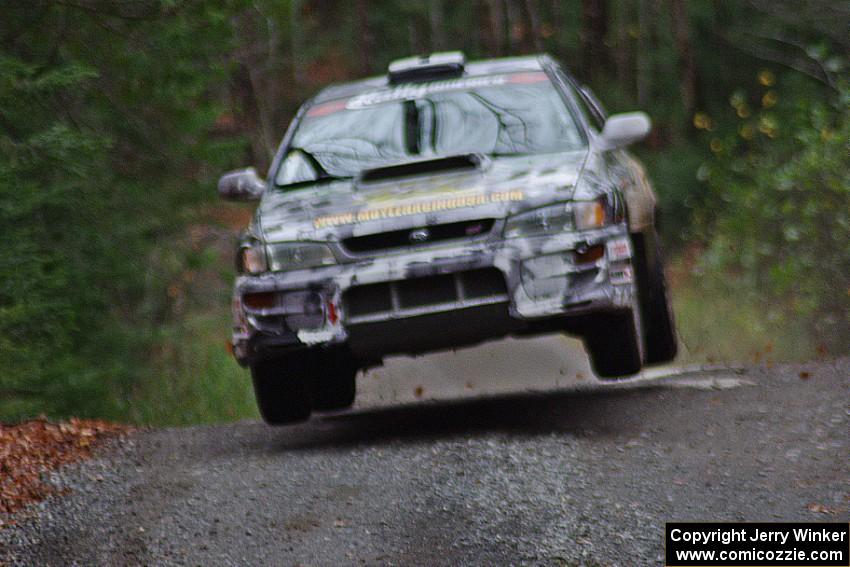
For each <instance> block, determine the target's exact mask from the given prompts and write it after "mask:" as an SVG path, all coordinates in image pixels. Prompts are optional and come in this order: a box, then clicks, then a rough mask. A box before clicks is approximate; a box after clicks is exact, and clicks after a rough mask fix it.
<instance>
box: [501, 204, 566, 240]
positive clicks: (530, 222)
mask: <svg viewBox="0 0 850 567" xmlns="http://www.w3.org/2000/svg"><path fill="white" fill-rule="evenodd" d="M572 229H573V212H572V207H571V206H570V204H569V203H560V204H558V205H552V206H550V207H542V208H540V209H534V210H533V211H528V212H525V213H520V214H518V215H514V216H512V217H510V218H509V219H508V221H507V222H506V223H505V230H504V236H505V238H520V237H525V236H544V235H547V234H557V233H559V232H564V231H567V230H572Z"/></svg>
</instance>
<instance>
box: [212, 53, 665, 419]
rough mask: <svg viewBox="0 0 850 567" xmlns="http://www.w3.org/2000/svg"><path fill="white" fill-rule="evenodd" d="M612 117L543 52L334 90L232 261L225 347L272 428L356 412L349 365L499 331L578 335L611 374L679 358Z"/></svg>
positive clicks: (632, 130)
mask: <svg viewBox="0 0 850 567" xmlns="http://www.w3.org/2000/svg"><path fill="white" fill-rule="evenodd" d="M649 131H650V121H649V118H648V117H647V116H646V115H645V114H643V113H640V112H632V113H626V114H615V115H612V116H606V114H605V111H604V110H603V107H602V105H601V104H599V102H598V101H597V100H596V98H595V97H594V95H593V93H592V92H591V91H590V90H589V89H588V88H587V87H584V86H582V85H580V84H579V83H578V82H577V81H576V79H575V78H573V77H572V76H571V75H570V74H569V73H568V72H567V71H566V70H565V69H564V67H563V66H562V65H561V64H559V63H558V62H557V61H556V60H554V59H553V58H551V57H549V56H547V55H540V56H532V57H521V58H505V59H492V60H486V61H477V62H467V61H466V60H465V58H464V56H463V54H462V53H457V52H452V53H442V54H434V55H431V56H424V57H413V58H408V59H403V60H399V61H395V62H393V63H392V64H391V65H390V66H389V69H388V72H387V73H386V74H385V75H383V76H379V77H373V78H369V79H365V80H361V81H357V82H352V83H346V84H340V85H333V86H330V87H327V88H325V89H324V90H322V91H321V92H320V93H319V94H317V95H316V96H315V97H313V98H312V99H311V100H309V101H307V102H306V103H305V104H304V105H303V106H302V107H301V109H300V110H299V111H298V113H297V115H296V116H295V118H294V120H293V121H292V124H291V125H290V126H289V129H288V130H287V132H286V135H285V136H284V138H283V142H282V143H281V145H280V149H279V150H278V152H277V155H276V156H275V158H274V160H273V163H272V165H271V167H270V170H269V173H268V176H267V178H266V179H264V180H263V179H261V178H259V177H258V175H257V173H256V171H255V170H254V169H252V168H248V169H244V170H239V171H235V172H231V173H228V174H226V175H224V176H223V177H222V178H221V180H220V181H219V185H218V191H219V193H220V195H221V196H222V197H225V198H229V199H237V200H240V199H241V200H250V199H259V205H258V207H257V210H256V213H255V215H254V217H253V220H252V222H251V224H250V226H249V227H248V229H247V230H246V232H245V233H244V235H243V237H242V239H241V241H240V244H239V249H238V253H237V269H238V272H239V275H238V277H237V279H236V283H235V287H234V293H233V319H234V324H233V337H232V347H233V352H234V354H235V356H236V358H237V359H238V361H239V362H240V363H241V364H243V365H247V366H250V368H251V373H252V377H253V382H254V389H255V392H256V397H257V402H258V405H259V408H260V411H261V414H262V416H263V418H264V419H265V420H266V421H267V422H268V423H272V424H280V423H290V422H294V421H299V420H303V419H306V418H307V417H308V416H309V415H310V413H311V412H312V411H313V410H314V409H318V410H330V409H340V408H345V407H348V406H350V405H351V404H352V403H353V401H354V396H355V376H356V374H357V371H358V370H359V369H363V368H368V367H372V366H376V365H379V364H381V361H382V360H383V358H384V357H386V356H388V355H392V354H409V355H415V354H419V353H425V352H429V351H434V350H440V349H448V348H456V347H461V346H465V345H471V344H475V343H480V342H482V341H486V340H490V339H495V338H499V337H504V336H508V335H529V334H542V333H570V334H574V335H577V336H579V337H581V338H582V339H583V341H584V345H585V347H586V349H587V352H588V354H589V356H590V360H591V363H592V366H593V368H594V370H595V372H596V373H597V375H598V376H600V377H602V378H608V379H611V378H620V377H626V376H630V375H634V374H635V373H637V372H638V371H639V370H640V369H641V367H642V366H643V365H645V364H656V363H661V362H666V361H669V360H671V359H673V357H674V356H675V355H676V348H677V342H676V336H675V331H674V323H673V317H672V313H671V310H670V307H669V302H668V297H667V290H666V285H665V279H664V268H663V265H662V261H661V256H660V253H659V244H658V236H657V233H656V226H655V220H656V214H655V209H656V198H655V196H654V194H653V190H652V187H651V185H650V183H649V180H648V179H647V177H646V173H645V171H644V168H643V167H642V166H641V164H640V163H639V162H637V161H636V160H635V158H633V157H632V156H631V155H629V154H628V153H627V152H626V151H625V148H626V146H628V145H629V144H632V143H634V142H637V141H639V140H641V139H642V138H644V137H645V136H646V135H647V134H648V133H649Z"/></svg>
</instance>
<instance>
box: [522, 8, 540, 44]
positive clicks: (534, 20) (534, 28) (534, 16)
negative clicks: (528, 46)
mask: <svg viewBox="0 0 850 567" xmlns="http://www.w3.org/2000/svg"><path fill="white" fill-rule="evenodd" d="M525 10H526V11H527V12H528V20H529V21H530V22H531V40H532V42H533V43H534V49H535V50H536V51H543V49H544V48H543V35H542V33H541V26H540V12H539V11H538V9H537V2H536V0H525Z"/></svg>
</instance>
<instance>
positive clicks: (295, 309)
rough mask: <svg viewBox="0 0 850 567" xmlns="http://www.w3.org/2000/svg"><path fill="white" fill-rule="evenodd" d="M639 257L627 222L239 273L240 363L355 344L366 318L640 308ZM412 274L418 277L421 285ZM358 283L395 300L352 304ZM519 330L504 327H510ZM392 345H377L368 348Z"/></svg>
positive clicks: (518, 317) (555, 314) (539, 315)
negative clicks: (261, 298)
mask: <svg viewBox="0 0 850 567" xmlns="http://www.w3.org/2000/svg"><path fill="white" fill-rule="evenodd" d="M631 257H632V248H631V244H630V240H629V235H628V232H627V228H626V225H625V224H619V225H614V226H609V227H605V228H602V229H598V230H592V231H582V232H571V233H563V234H560V235H557V236H547V237H537V238H516V239H508V240H501V239H489V240H477V241H468V242H467V241H464V242H461V243H455V244H454V245H445V246H440V247H435V248H424V249H409V250H405V251H402V252H401V253H393V254H388V255H385V256H379V257H371V258H363V259H358V260H356V261H352V262H349V263H341V264H337V265H333V266H325V267H321V268H314V269H309V270H296V271H290V272H277V273H268V274H263V275H259V276H240V277H239V278H237V280H236V284H235V288H234V296H233V316H234V329H233V352H234V355H235V356H236V358H237V360H239V362H240V363H242V364H251V363H252V362H253V361H255V360H257V359H259V358H262V357H264V356H269V355H273V354H274V353H278V352H281V351H286V350H291V349H299V348H307V347H315V346H331V345H348V346H349V347H353V348H355V350H356V345H357V344H358V343H357V341H354V342H352V341H350V340H349V339H350V338H351V335H352V334H356V332H355V331H356V330H357V329H358V328H363V327H366V326H368V327H369V328H370V332H371V329H374V328H376V327H378V328H380V327H381V326H385V327H387V328H390V327H391V325H390V323H398V322H399V321H406V320H415V319H416V318H424V317H428V316H434V315H439V314H447V313H459V312H466V310H476V309H477V310H478V311H481V310H482V309H481V308H485V307H488V306H497V305H501V306H503V307H504V309H503V311H504V313H506V318H507V319H508V320H510V321H513V322H516V323H517V324H518V325H517V327H516V328H519V325H520V324H522V323H524V322H535V321H540V320H545V319H552V318H565V317H571V316H574V315H582V314H587V313H592V312H597V311H611V310H618V309H628V308H633V306H634V304H635V301H636V291H635V283H634V277H633V270H632V263H631ZM485 273H486V274H487V277H488V278H490V279H491V280H492V276H493V274H500V277H499V278H497V279H499V280H501V278H503V279H504V285H503V286H501V281H500V282H499V285H500V287H495V286H490V287H488V286H489V284H487V285H485V286H483V287H482V286H481V285H479V283H478V282H479V274H482V275H483V274H485ZM482 277H483V276H482ZM424 278H428V279H424ZM481 281H483V280H481ZM409 282H414V284H415V283H416V282H420V283H421V285H420V288H421V289H418V290H417V289H413V288H412V287H411V285H409ZM450 282H453V283H450ZM452 286H454V290H455V291H454V292H452V289H451V288H452ZM414 287H415V286H414ZM351 290H358V292H357V293H358V295H363V294H362V293H359V292H362V291H363V290H370V293H372V292H374V293H372V296H374V297H378V293H379V291H380V292H381V293H384V292H385V293H386V294H387V299H386V301H385V302H384V303H385V304H384V303H382V301H383V299H381V298H378V299H374V300H372V304H370V305H366V306H365V307H364V304H362V303H361V304H358V305H356V306H355V305H354V304H353V302H354V301H358V302H359V301H361V300H360V299H359V298H358V297H357V296H355V293H354V292H352V293H348V292H349V291H351ZM432 291H433V293H432ZM267 293H273V294H274V295H275V298H276V299H275V303H274V305H273V306H268V307H262V308H251V307H249V306H248V305H247V304H246V301H245V300H244V298H245V296H246V295H250V294H267ZM355 307H356V308H355ZM382 324H386V325H382ZM512 328H514V327H511V326H505V325H502V326H500V327H498V329H503V330H505V333H508V332H510V331H509V329H512ZM494 329H495V327H494ZM494 333H495V334H499V333H498V331H494ZM409 341H410V343H411V345H410V348H409V349H406V351H409V352H417V351H420V350H421V349H417V348H416V345H415V344H413V343H415V342H416V341H417V338H416V337H409ZM425 342H426V343H427V341H425ZM423 348H425V349H426V350H427V347H423ZM395 351H398V349H395ZM388 353H389V352H387V353H382V352H380V349H378V350H375V348H374V345H373V348H372V349H371V351H370V353H369V356H370V357H375V356H377V357H380V356H381V355H382V354H388ZM354 354H355V355H359V354H362V355H364V356H365V353H358V352H354Z"/></svg>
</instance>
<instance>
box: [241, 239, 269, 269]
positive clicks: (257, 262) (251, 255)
mask: <svg viewBox="0 0 850 567" xmlns="http://www.w3.org/2000/svg"><path fill="white" fill-rule="evenodd" d="M236 270H237V271H238V272H239V273H249V274H262V273H263V272H265V271H266V270H268V262H267V261H266V251H265V250H264V249H263V247H262V246H259V245H256V246H246V247H244V248H240V249H239V256H238V258H237V262H236Z"/></svg>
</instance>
